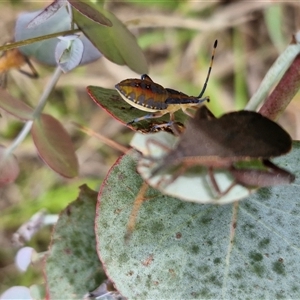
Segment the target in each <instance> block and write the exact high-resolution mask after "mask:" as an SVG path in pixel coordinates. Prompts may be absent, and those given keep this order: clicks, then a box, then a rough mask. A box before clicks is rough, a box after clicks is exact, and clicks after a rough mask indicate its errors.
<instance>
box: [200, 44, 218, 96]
mask: <svg viewBox="0 0 300 300" xmlns="http://www.w3.org/2000/svg"><path fill="white" fill-rule="evenodd" d="M217 45H218V40H215V43H214V48H213V52H212V56H211V59H210V65H209V68H208V72H207V76H206V79H205V82H204V85H203V88H202V91H201V92H200V94H199V96H198V97H197V98H199V99H200V98H201V97H202V95H203V94H204V92H205V90H206V87H207V83H208V80H209V76H210V73H211V69H212V65H213V61H214V58H215V52H216V48H217Z"/></svg>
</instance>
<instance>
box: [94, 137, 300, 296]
mask: <svg viewBox="0 0 300 300" xmlns="http://www.w3.org/2000/svg"><path fill="white" fill-rule="evenodd" d="M274 161H275V163H276V164H278V165H279V166H281V167H283V168H287V169H288V170H290V171H291V172H293V173H294V174H295V175H296V177H297V178H296V181H295V182H294V183H293V184H291V185H287V186H278V187H273V188H264V189H260V190H259V191H258V192H257V193H255V194H254V195H252V196H250V197H248V198H246V199H245V200H243V201H240V202H238V203H235V204H228V205H223V206H218V205H210V204H207V205H201V204H195V203H188V202H183V201H180V200H178V199H176V198H172V197H169V196H164V195H162V194H161V193H160V192H158V191H156V190H154V189H152V188H149V190H148V191H147V193H146V198H149V200H148V201H145V202H144V203H143V205H142V207H141V209H140V211H139V214H138V218H137V223H136V229H135V231H133V234H132V236H131V239H130V240H129V241H128V243H127V244H126V243H125V241H124V235H125V233H126V224H127V222H128V219H129V215H130V212H131V209H132V205H133V201H134V199H135V197H136V195H137V193H138V191H139V189H140V187H141V185H142V182H143V181H142V179H141V177H140V176H139V175H138V174H137V173H136V159H135V158H134V157H133V156H132V155H126V156H123V157H122V158H121V159H120V160H118V161H117V162H116V164H115V165H114V166H113V168H112V169H111V171H110V173H109V174H108V176H107V178H106V180H105V182H104V183H103V185H102V188H101V192H100V196H99V202H98V208H97V213H96V235H97V239H98V244H97V247H98V251H99V255H100V257H101V260H102V262H103V264H104V267H105V270H106V273H107V275H108V276H109V277H110V279H111V280H113V281H114V283H115V286H116V288H117V289H118V290H119V292H120V293H121V294H122V295H123V296H125V297H127V298H129V299H133V298H134V299H245V298H247V296H248V297H249V298H250V299H267V298H268V299H277V298H281V299H296V298H299V295H300V267H299V266H300V238H299V235H300V234H299V222H300V199H299V193H300V189H299V175H300V164H299V161H300V143H299V142H296V143H294V147H293V151H292V152H291V153H290V154H288V155H287V156H285V157H283V158H277V159H276V160H274Z"/></svg>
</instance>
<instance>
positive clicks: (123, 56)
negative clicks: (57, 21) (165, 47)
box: [73, 3, 148, 74]
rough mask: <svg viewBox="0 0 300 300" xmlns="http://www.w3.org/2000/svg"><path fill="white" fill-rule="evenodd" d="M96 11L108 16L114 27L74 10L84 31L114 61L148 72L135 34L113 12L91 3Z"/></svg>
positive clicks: (76, 19)
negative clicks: (104, 24)
mask: <svg viewBox="0 0 300 300" xmlns="http://www.w3.org/2000/svg"><path fill="white" fill-rule="evenodd" d="M89 5H90V6H91V7H93V8H94V9H95V10H96V11H98V12H99V13H100V14H101V15H103V16H104V17H105V18H107V19H108V20H109V21H110V22H111V23H112V27H106V26H102V25H100V24H98V23H95V22H94V21H92V20H90V19H89V18H87V17H85V16H84V15H82V14H81V13H79V12H78V11H77V10H73V15H74V20H75V22H76V24H77V25H78V27H79V28H80V29H81V30H82V32H83V33H84V34H85V35H86V36H87V37H88V38H89V39H90V41H91V42H92V43H93V44H94V45H95V46H96V47H97V48H98V49H99V51H101V53H102V54H103V55H104V56H105V57H106V58H107V59H109V60H111V61H112V62H114V63H116V64H119V65H127V66H128V67H129V68H131V69H132V70H133V71H135V72H137V73H140V74H143V73H147V72H148V67H147V62H146V59H145V57H144V54H143V53H142V50H141V49H140V47H139V46H138V44H137V42H136V39H135V37H134V36H133V34H132V33H131V32H130V31H129V30H128V29H127V28H126V27H125V25H124V24H123V23H122V22H121V21H120V20H119V19H118V18H117V17H116V16H115V15H113V14H112V13H111V12H109V11H106V10H105V9H103V8H102V7H101V6H100V5H96V4H93V3H89Z"/></svg>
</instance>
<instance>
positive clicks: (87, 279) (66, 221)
mask: <svg viewBox="0 0 300 300" xmlns="http://www.w3.org/2000/svg"><path fill="white" fill-rule="evenodd" d="M96 199H97V193H96V192H94V191H92V190H90V189H89V188H88V187H87V186H86V185H83V186H81V187H80V194H79V197H78V198H77V200H75V201H74V202H72V203H71V204H70V205H69V206H68V207H67V208H66V209H65V210H64V211H63V212H62V213H61V215H60V217H59V220H58V222H57V224H56V226H55V229H54V232H53V235H52V243H51V245H50V250H49V256H48V258H47V262H46V269H45V274H46V284H47V291H48V295H47V296H48V297H47V298H49V299H83V296H84V295H85V294H86V293H87V292H88V291H92V290H93V289H95V288H96V287H97V286H98V285H99V284H100V283H101V282H102V281H103V279H104V275H103V271H102V267H101V264H100V262H99V259H98V257H97V253H96V251H95V249H96V245H95V234H94V218H95V205H96Z"/></svg>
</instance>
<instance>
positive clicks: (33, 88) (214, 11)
mask: <svg viewBox="0 0 300 300" xmlns="http://www.w3.org/2000/svg"><path fill="white" fill-rule="evenodd" d="M11 2H14V1H11ZM11 2H9V1H6V2H1V3H0V28H1V39H0V43H4V42H7V41H9V40H11V38H12V35H13V26H14V25H13V24H14V20H15V19H16V16H17V14H18V13H19V12H21V11H32V10H37V9H41V8H43V7H44V6H45V5H46V3H45V2H42V1H40V2H34V1H32V2H31V1H23V2H22V1H19V2H18V3H17V4H15V5H12V4H11ZM107 2H108V3H107V5H106V6H107V9H109V10H110V11H112V12H113V13H114V14H115V15H116V16H118V17H119V18H120V19H121V20H122V21H124V22H125V24H127V26H128V27H129V28H130V29H131V30H132V32H133V33H134V34H135V35H136V36H137V38H138V41H139V44H140V45H141V47H142V49H143V50H144V52H145V55H146V57H147V60H148V62H149V67H150V73H149V74H150V76H151V77H152V78H153V79H154V81H156V82H159V83H160V84H162V85H164V86H168V87H171V88H175V89H177V90H181V91H183V92H185V93H187V94H191V95H192V94H193V95H196V94H198V93H199V91H200V90H201V88H202V84H203V82H204V79H205V76H206V72H207V68H208V65H209V60H210V56H211V50H212V46H213V43H214V40H215V39H218V41H219V45H218V48H217V53H216V57H215V62H214V66H213V70H212V75H211V80H210V82H209V86H208V89H207V92H206V94H207V95H210V97H211V104H210V105H211V109H212V110H213V111H214V112H215V113H216V114H217V115H220V114H221V113H222V112H226V111H231V110H236V109H242V108H243V107H244V105H245V103H246V101H247V100H248V99H249V98H250V97H251V95H252V94H253V93H254V91H255V90H256V89H257V87H258V86H259V84H260V82H261V80H262V78H263V77H264V75H265V73H266V72H267V70H268V69H269V67H270V66H271V65H272V63H273V62H274V61H275V59H276V58H277V57H278V55H279V54H280V53H281V52H282V51H283V50H284V49H285V47H286V46H287V45H288V43H289V42H290V41H291V39H292V35H293V34H294V33H296V32H297V31H298V30H299V28H300V21H299V20H300V2H297V1H282V2H278V1H229V0H228V1H188V0H186V1H107ZM35 66H36V67H37V70H38V72H39V74H40V76H41V78H40V79H38V80H37V81H33V80H31V79H29V78H27V77H24V76H23V75H21V74H19V73H18V72H16V71H11V72H10V73H9V82H8V84H9V85H8V88H9V90H10V91H11V92H12V93H14V95H18V96H19V97H20V98H21V99H22V100H24V101H26V102H28V103H30V104H31V105H33V106H34V105H36V103H37V101H38V98H39V95H40V94H41V92H42V90H43V87H44V86H45V83H46V82H47V81H48V80H49V78H50V77H51V74H52V73H51V72H52V71H53V69H51V68H49V67H45V66H41V65H38V64H37V63H35ZM138 76H139V74H135V73H133V72H132V71H131V70H130V69H129V68H127V67H125V66H118V65H115V64H113V63H111V62H109V61H108V60H106V59H105V58H102V59H100V60H98V61H97V62H96V63H93V64H91V65H88V66H85V67H81V68H78V69H77V70H75V71H73V72H70V73H69V74H65V75H63V76H62V78H61V79H60V81H59V83H58V85H57V88H56V90H55V91H54V92H53V93H52V95H51V97H50V99H49V103H48V104H47V106H46V108H45V112H47V113H49V114H51V115H53V116H55V117H57V118H59V120H61V122H62V123H63V124H64V126H65V127H66V129H67V130H68V131H69V133H70V134H71V136H72V139H73V141H74V143H75V145H76V148H77V155H78V158H79V162H80V176H79V177H78V178H76V179H71V180H70V179H64V178H61V177H60V176H58V175H56V174H54V172H52V171H51V170H50V169H49V168H48V167H46V166H45V165H44V164H43V163H42V161H41V160H40V159H39V157H38V156H37V153H36V150H35V147H34V146H33V143H32V140H31V138H30V137H28V138H27V139H26V140H25V141H24V142H23V143H22V144H21V145H20V146H19V147H18V149H17V150H16V152H15V154H16V156H17V157H18V161H19V163H20V167H21V173H20V176H19V178H18V179H17V181H16V182H15V183H13V184H10V185H9V186H7V187H5V188H3V189H1V190H0V210H1V217H0V244H1V246H0V282H2V286H0V294H1V292H2V291H3V290H4V289H5V288H7V287H8V286H10V285H13V284H19V285H22V284H23V285H26V284H29V283H30V282H31V281H32V280H33V278H35V277H36V273H35V272H32V271H29V272H27V273H26V276H23V275H20V274H19V273H18V272H17V271H16V269H15V267H14V265H13V257H14V253H15V251H16V250H15V249H13V248H12V246H11V244H10V238H11V234H12V232H14V230H16V228H17V227H18V226H20V225H21V223H22V222H23V221H25V220H26V219H28V218H29V217H30V216H31V214H33V213H34V212H36V211H37V210H38V209H40V208H42V207H46V208H48V210H49V211H51V212H59V211H60V210H61V209H62V208H63V207H65V206H66V204H67V203H68V202H70V201H72V200H74V199H75V198H76V194H77V192H78V189H77V186H79V185H81V184H82V183H84V182H88V183H89V185H90V186H91V187H92V188H94V189H98V188H99V185H100V184H101V181H102V179H103V178H104V176H105V174H106V173H107V171H108V170H109V168H110V166H111V165H112V164H113V162H114V161H115V160H116V158H117V157H118V156H119V155H120V153H118V152H117V151H114V150H111V149H110V148H109V147H107V146H105V145H103V144H101V142H99V141H98V140H96V139H94V138H89V137H86V136H84V135H83V134H81V133H79V132H78V131H77V130H76V128H75V127H74V126H73V125H72V121H76V122H79V123H81V124H83V125H85V126H88V127H90V128H91V129H93V130H94V131H96V132H99V133H101V134H103V135H105V136H107V137H110V138H112V139H114V140H116V141H119V142H121V143H124V144H127V143H128V141H129V140H130V137H131V135H132V133H131V132H130V131H129V130H127V129H126V128H125V127H124V126H122V125H121V124H119V123H118V122H117V121H115V120H113V119H111V118H110V117H109V116H108V115H107V114H106V113H105V112H103V111H101V110H100V108H98V107H96V106H95V104H94V103H93V102H92V100H91V99H89V97H88V96H87V94H86V92H85V88H86V86H88V85H99V86H103V87H108V88H113V87H114V85H115V84H116V83H117V82H119V81H120V80H123V79H125V78H136V77H138ZM299 110H300V101H299V95H297V96H296V97H295V99H294V100H293V101H292V103H291V104H290V105H289V107H288V108H287V110H286V112H285V113H284V114H283V116H282V117H281V118H280V123H281V124H282V125H283V126H284V127H285V128H286V130H287V131H288V132H289V133H290V134H291V135H292V137H293V138H294V139H300V130H299V128H300V123H299V122H300V120H299ZM1 113H2V118H1V119H0V132H1V133H0V139H1V141H0V143H1V144H4V145H9V144H10V143H11V142H12V140H13V138H14V137H15V136H16V135H17V134H18V132H19V130H20V129H21V128H22V123H20V122H19V121H18V120H16V119H15V118H14V117H12V116H10V115H8V114H7V113H5V112H1ZM48 242H49V231H47V230H45V231H43V232H42V233H41V234H38V236H37V237H36V238H35V239H34V241H32V242H31V245H33V246H34V247H35V248H37V250H38V251H42V250H46V249H47V244H48Z"/></svg>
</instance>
